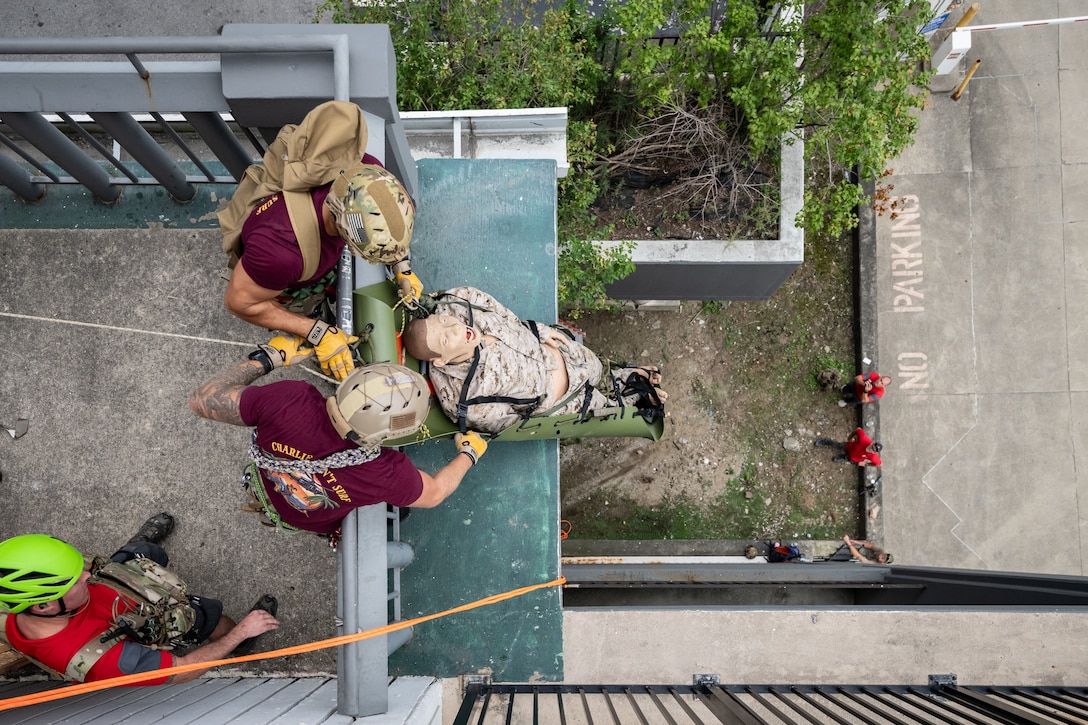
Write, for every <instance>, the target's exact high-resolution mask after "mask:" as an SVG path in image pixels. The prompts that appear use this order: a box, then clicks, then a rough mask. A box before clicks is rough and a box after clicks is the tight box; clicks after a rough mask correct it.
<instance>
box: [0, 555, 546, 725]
mask: <svg viewBox="0 0 1088 725" xmlns="http://www.w3.org/2000/svg"><path fill="white" fill-rule="evenodd" d="M566 582H567V580H566V577H562V576H561V577H559V578H558V579H553V580H551V581H550V582H544V583H543V584H533V585H531V586H527V587H521V588H520V589H511V590H510V591H508V592H503V593H502V594H492V595H491V596H488V597H484V598H483V599H477V600H476V601H475V602H469V603H468V604H462V605H460V606H457V607H453V608H451V609H446V610H444V611H441V612H437V613H435V614H425V615H423V616H422V617H416V618H415V619H409V620H405V621H403V622H394V623H393V624H387V625H386V626H384V627H377V628H376V629H368V630H366V631H365V632H357V633H356V634H345V635H341V636H339V637H330V638H329V639H322V640H318V641H317V642H310V643H308V644H300V645H295V646H294V647H284V648H282V649H277V650H272V651H271V652H258V653H256V654H251V655H245V656H243V657H228V658H226V659H221V660H211V661H208V662H194V663H192V664H190V665H178V666H176V667H167V668H164V669H161V670H152V671H151V672H141V673H139V674H135V675H124V676H122V677H112V678H110V679H108V680H98V681H97V682H83V683H79V684H74V685H70V686H68V687H61V688H59V689H56V690H46V691H44V692H35V693H33V694H30V695H21V696H19V697H11V698H8V699H6V700H0V712H2V711H4V710H13V709H15V708H17V707H26V706H27V705H38V704H41V703H43V702H52V701H53V700H61V699H64V698H66V697H72V696H74V695H83V694H86V693H88V692H97V691H98V690H106V689H109V688H111V687H120V686H123V685H136V684H139V683H141V682H143V681H144V680H156V679H159V678H160V677H165V676H169V675H180V674H182V673H185V672H195V671H197V670H207V669H211V668H213V667H220V666H222V665H233V664H240V663H242V662H256V661H258V660H269V659H272V658H273V657H288V656H290V655H298V654H303V653H306V652H314V651H317V650H321V649H328V648H330V647H339V646H340V645H345V644H351V643H352V642H361V641H362V640H364V639H371V638H372V637H379V636H381V635H383V634H389V633H390V632H396V631H398V630H401V629H407V628H408V627H412V626H415V625H417V624H422V623H423V622H429V621H431V620H433V619H440V618H442V617H448V616H450V615H451V614H458V613H460V612H467V611H469V610H470V609H477V608H479V607H486V606H488V605H491V604H497V603H498V602H501V601H504V600H507V599H514V598H515V597H520V596H522V595H524V594H528V593H530V592H533V591H536V590H538V589H547V588H549V587H558V586H563V585H564V584H566Z"/></svg>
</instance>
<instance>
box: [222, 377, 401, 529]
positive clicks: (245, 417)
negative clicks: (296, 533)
mask: <svg viewBox="0 0 1088 725" xmlns="http://www.w3.org/2000/svg"><path fill="white" fill-rule="evenodd" d="M240 411H241V414H242V422H244V423H245V424H246V425H249V426H256V427H257V446H258V447H259V448H260V449H261V450H263V451H265V452H267V453H269V454H271V455H272V456H274V457H276V458H285V459H296V460H310V459H315V458H325V457H326V456H330V455H332V454H333V453H336V452H338V451H343V450H348V449H350V448H355V447H356V446H355V444H354V443H352V442H350V441H346V440H344V439H343V438H341V437H340V435H339V434H338V433H337V432H336V429H335V428H333V426H332V422H331V421H330V420H329V414H328V412H327V411H326V409H325V398H324V397H323V396H322V395H321V392H320V391H319V390H318V389H317V388H315V387H314V386H313V385H310V384H309V383H305V382H302V381H300V380H283V381H280V382H276V383H269V384H268V385H261V386H251V387H248V388H246V389H245V391H243V392H242V398H241V405H240ZM261 479H262V481H263V483H264V488H265V491H266V492H267V493H268V499H269V501H271V502H272V505H273V506H274V507H275V509H276V511H277V512H278V513H279V515H280V516H281V517H282V518H283V520H284V522H286V523H288V524H290V525H291V526H296V527H298V528H300V529H306V530H308V531H316V532H318V533H331V532H333V531H336V529H337V528H339V526H340V521H341V519H343V518H344V516H346V515H347V514H348V511H349V510H351V509H353V508H358V507H360V506H369V505H370V504H375V503H381V502H383V501H384V502H387V503H391V504H393V505H394V506H408V505H410V504H412V503H414V502H415V501H416V499H418V498H419V497H420V495H421V494H422V493H423V479H422V478H421V477H420V475H419V471H418V470H416V467H415V466H414V465H412V462H411V461H409V460H408V456H406V455H404V454H403V453H401V452H400V451H395V450H393V449H391V448H383V449H382V452H381V455H380V456H378V457H377V458H375V459H374V460H373V461H370V462H369V463H363V464H361V465H358V466H351V467H348V468H336V469H328V470H326V471H324V472H323V473H319V474H309V473H274V472H271V471H263V470H262V471H261Z"/></svg>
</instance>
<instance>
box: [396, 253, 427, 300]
mask: <svg viewBox="0 0 1088 725" xmlns="http://www.w3.org/2000/svg"><path fill="white" fill-rule="evenodd" d="M390 269H392V270H393V281H394V282H396V283H397V287H398V289H397V292H398V294H400V296H401V299H403V300H404V301H405V302H419V298H420V296H421V295H422V294H423V283H422V282H420V281H419V277H417V276H416V273H415V272H413V271H412V264H411V262H409V261H408V258H407V257H405V258H404V259H402V260H400V261H399V262H397V263H395V264H393V265H392V266H391V267H390Z"/></svg>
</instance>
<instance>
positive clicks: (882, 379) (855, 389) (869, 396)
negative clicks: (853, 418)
mask: <svg viewBox="0 0 1088 725" xmlns="http://www.w3.org/2000/svg"><path fill="white" fill-rule="evenodd" d="M891 383H892V379H891V378H890V377H888V376H887V375H884V376H881V375H879V374H877V373H876V372H871V373H862V374H861V375H857V376H855V377H854V381H853V382H851V383H847V384H846V385H844V386H842V400H840V401H839V407H840V408H845V407H846V406H848V405H864V404H865V403H872V402H874V401H877V400H880V399H881V398H883V397H884V388H886V387H888V386H889V385H891Z"/></svg>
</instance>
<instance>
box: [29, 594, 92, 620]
mask: <svg viewBox="0 0 1088 725" xmlns="http://www.w3.org/2000/svg"><path fill="white" fill-rule="evenodd" d="M53 601H55V602H57V603H59V604H60V611H59V612H55V613H53V614H39V613H37V612H35V611H34V610H33V609H28V610H26V611H25V612H23V614H27V615H30V616H31V617H38V618H40V619H56V618H57V617H74V616H76V615H77V614H79V611H80V610H79V609H73V610H69V609H68V607H67V606H65V604H64V597H61V598H60V599H54V600H53Z"/></svg>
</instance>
